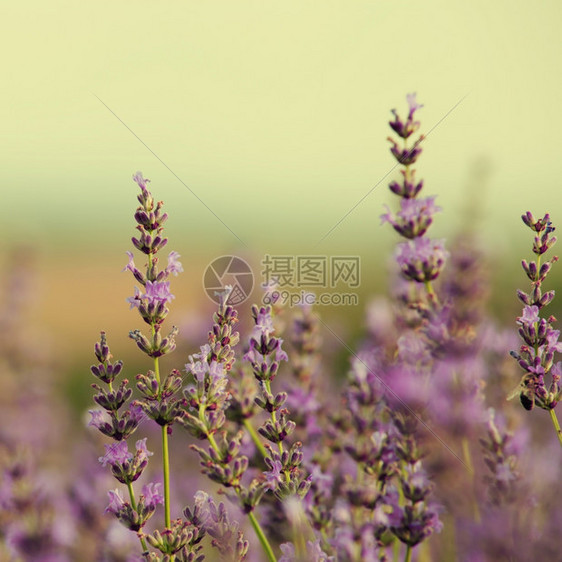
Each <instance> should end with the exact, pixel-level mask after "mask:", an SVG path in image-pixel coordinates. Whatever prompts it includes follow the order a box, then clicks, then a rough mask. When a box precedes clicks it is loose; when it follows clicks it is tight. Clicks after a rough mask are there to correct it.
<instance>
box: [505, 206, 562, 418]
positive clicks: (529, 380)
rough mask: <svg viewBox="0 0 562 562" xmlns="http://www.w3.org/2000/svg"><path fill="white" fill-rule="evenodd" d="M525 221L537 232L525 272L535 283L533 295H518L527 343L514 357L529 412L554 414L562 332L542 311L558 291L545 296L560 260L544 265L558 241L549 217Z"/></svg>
mask: <svg viewBox="0 0 562 562" xmlns="http://www.w3.org/2000/svg"><path fill="white" fill-rule="evenodd" d="M522 219H523V222H524V223H525V224H526V225H527V226H528V227H529V228H530V229H531V230H532V231H533V232H535V237H534V241H533V253H534V254H535V255H536V256H537V258H536V261H531V262H530V263H528V262H527V261H526V260H523V261H522V266H523V269H524V271H525V273H526V274H527V277H528V278H529V280H530V281H531V290H530V291H529V293H525V292H524V291H521V290H518V291H517V296H518V297H519V300H520V301H521V302H522V303H523V305H524V307H523V314H522V315H521V316H520V317H519V318H518V319H517V324H518V325H519V336H520V337H521V339H522V340H523V343H522V345H521V347H520V348H519V351H518V352H516V351H512V353H511V354H512V356H513V357H514V358H515V359H516V360H517V362H518V363H519V366H520V367H521V368H522V369H523V370H524V371H525V374H524V375H523V377H522V378H521V383H520V386H519V387H518V389H517V391H516V394H518V395H519V399H520V400H521V404H522V405H523V407H524V408H525V409H526V410H532V409H533V407H534V406H535V405H536V406H538V407H539V408H542V409H544V410H553V409H554V408H555V407H556V404H558V402H559V401H560V397H561V396H562V390H561V389H560V384H559V382H560V377H561V375H562V363H561V362H558V363H555V362H554V357H555V353H560V352H561V351H562V343H560V342H559V341H558V340H559V337H560V331H559V330H555V329H554V328H553V327H552V325H553V323H554V322H555V321H556V318H554V316H549V317H548V318H545V317H543V316H541V311H542V309H543V308H544V307H545V306H547V305H548V304H549V303H550V302H551V301H552V299H553V298H554V291H547V292H545V293H543V292H542V283H543V281H544V280H545V279H546V277H547V275H548V273H549V271H550V269H551V268H552V265H553V264H554V263H555V262H556V261H557V260H558V257H557V256H554V257H552V258H551V259H550V260H547V261H545V262H544V263H542V264H541V258H542V256H543V255H544V254H545V253H546V252H547V251H548V250H549V249H550V248H551V247H552V246H553V245H554V244H555V243H556V237H555V236H551V234H552V232H554V226H552V221H551V220H550V216H549V215H548V214H546V215H545V216H544V217H543V218H542V219H536V220H535V218H534V217H533V215H532V214H531V213H530V212H527V213H525V214H524V215H523V216H522ZM548 376H550V379H551V382H550V385H548V386H547V383H546V380H545V378H546V377H548Z"/></svg>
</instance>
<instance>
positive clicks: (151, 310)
mask: <svg viewBox="0 0 562 562" xmlns="http://www.w3.org/2000/svg"><path fill="white" fill-rule="evenodd" d="M133 179H134V181H135V182H136V183H137V185H138V186H139V187H140V190H141V192H140V194H139V195H138V196H137V199H138V201H139V203H140V206H139V207H138V208H137V210H136V212H135V221H136V223H137V227H136V228H137V230H138V231H139V233H140V236H139V237H138V238H136V237H133V238H132V242H133V245H134V246H135V248H136V249H137V250H139V251H140V252H141V253H143V254H144V255H145V256H146V258H147V262H146V265H145V270H144V272H142V271H141V270H139V269H137V267H136V266H135V263H134V259H133V254H132V252H128V256H129V263H128V264H127V265H126V267H125V270H128V271H130V272H131V273H132V274H133V276H134V277H135V279H136V280H137V281H138V282H139V283H140V284H141V285H142V287H143V289H144V292H141V291H140V290H139V289H138V288H137V287H135V295H134V296H133V297H131V298H130V299H128V300H129V302H130V304H131V308H137V309H138V311H139V314H140V316H141V318H142V319H143V320H144V322H145V323H146V324H148V325H149V326H150V337H146V336H145V335H144V334H142V332H141V331H140V330H134V331H132V332H130V334H129V336H130V337H131V339H133V340H134V341H135V342H136V344H137V346H138V347H139V349H140V350H141V351H142V352H143V353H145V354H146V355H148V357H151V358H152V360H153V365H154V371H148V373H147V374H146V375H139V376H138V377H137V380H138V382H137V387H138V388H139V390H140V391H141V393H142V394H143V399H142V400H140V401H138V404H139V406H140V407H141V408H142V409H143V411H144V412H145V414H146V415H147V416H148V417H149V418H151V419H153V420H154V421H155V422H156V423H157V424H158V425H160V427H161V432H162V465H163V477H164V520H165V526H166V528H170V524H171V517H170V454H169V449H168V434H169V433H170V432H171V428H172V424H173V423H174V420H175V417H176V415H177V414H178V412H179V405H180V402H181V400H180V399H178V398H177V394H178V392H179V390H180V389H181V386H182V384H181V375H180V373H179V372H178V371H172V372H171V373H170V374H169V375H168V376H167V377H166V378H165V379H164V380H162V379H161V376H160V365H159V358H160V357H162V356H163V355H165V354H168V353H170V352H172V351H173V350H174V349H175V347H176V344H175V339H174V338H175V336H176V334H177V331H178V330H177V328H176V327H175V326H174V327H172V330H171V331H170V333H169V334H168V335H167V336H162V324H163V322H164V320H165V319H166V316H167V315H168V313H169V310H168V308H167V304H168V303H169V302H170V301H171V300H172V299H173V298H174V295H172V294H171V293H170V282H169V281H167V279H168V277H169V276H170V275H172V274H173V275H178V273H181V272H182V271H183V268H182V266H181V264H180V262H179V261H178V258H179V254H178V253H177V252H170V254H169V255H168V264H167V266H166V268H165V269H162V270H160V269H159V267H158V257H157V253H158V252H159V251H160V250H162V248H164V246H166V244H167V242H168V239H167V238H165V237H164V236H163V230H164V226H163V225H164V223H165V222H166V220H167V218H168V215H167V214H166V213H162V202H158V203H157V202H155V200H154V198H153V196H152V194H151V193H150V191H149V190H148V187H147V186H148V182H149V180H147V179H145V178H143V176H142V174H141V173H140V172H138V173H137V174H135V175H134V176H133Z"/></svg>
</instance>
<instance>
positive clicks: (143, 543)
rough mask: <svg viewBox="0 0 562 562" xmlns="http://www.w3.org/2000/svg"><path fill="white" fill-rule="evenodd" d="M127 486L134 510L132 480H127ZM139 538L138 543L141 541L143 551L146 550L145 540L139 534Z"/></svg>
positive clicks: (135, 505)
mask: <svg viewBox="0 0 562 562" xmlns="http://www.w3.org/2000/svg"><path fill="white" fill-rule="evenodd" d="M127 488H128V490H129V499H130V500H131V507H132V508H133V510H134V511H136V510H137V502H136V500H135V492H134V491H133V484H132V482H127ZM139 539H140V543H141V546H142V550H143V552H146V551H147V550H148V548H147V546H146V541H145V540H144V538H143V537H141V536H139Z"/></svg>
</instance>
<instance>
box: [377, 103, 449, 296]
mask: <svg viewBox="0 0 562 562" xmlns="http://www.w3.org/2000/svg"><path fill="white" fill-rule="evenodd" d="M407 100H408V105H409V111H408V117H407V119H406V120H405V121H403V120H402V119H401V118H400V116H399V115H398V113H397V112H396V110H392V114H393V115H394V120H393V121H390V123H389V125H390V127H391V128H392V130H393V131H394V132H395V133H396V134H397V135H398V136H399V137H400V138H401V139H402V145H401V146H400V145H399V143H397V142H396V141H395V140H394V139H393V138H392V137H388V140H389V141H390V142H391V143H392V147H391V149H390V151H391V152H392V155H393V156H394V158H396V160H397V162H398V163H399V164H400V165H401V166H402V169H401V170H400V172H401V174H402V180H401V182H397V181H392V182H391V183H390V185H389V188H390V190H391V191H392V192H393V193H395V194H396V195H398V196H399V197H400V210H399V211H398V212H397V213H396V214H393V213H392V212H391V211H390V210H387V212H386V214H384V215H382V216H381V219H382V222H383V223H384V222H388V223H390V224H391V225H392V226H393V228H394V230H396V232H398V234H400V236H402V237H403V238H406V239H407V241H406V242H403V243H401V244H399V245H398V249H397V262H398V264H399V266H400V269H401V271H402V274H403V275H404V277H405V278H406V279H409V280H412V281H415V282H417V283H423V284H424V286H425V288H426V291H427V294H428V297H429V299H430V301H432V302H436V301H437V297H436V295H435V292H434V290H433V285H432V282H433V281H434V280H435V279H437V277H439V274H440V273H441V269H442V268H443V265H444V263H445V260H446V258H447V256H448V252H447V251H446V250H445V248H444V243H443V241H442V240H431V239H430V238H428V237H427V236H424V235H425V233H426V232H427V229H428V228H429V227H430V225H431V223H432V222H433V215H434V214H435V213H436V212H437V211H440V210H441V209H440V208H439V207H437V206H436V205H435V197H426V198H418V195H419V193H420V192H421V190H422V188H423V180H419V181H418V180H417V179H416V177H415V170H414V168H412V165H413V164H414V163H415V162H416V160H417V159H418V157H419V155H420V154H421V152H422V148H421V146H420V144H421V142H422V141H423V139H424V136H423V135H420V137H419V138H418V139H417V140H416V141H414V143H413V144H412V145H409V142H408V141H409V139H410V137H411V136H412V135H413V134H414V133H415V132H416V131H417V130H418V129H419V127H420V122H419V121H416V119H415V115H416V112H417V111H418V110H419V109H420V108H422V107H423V105H421V104H419V103H418V102H417V101H416V94H409V95H408V96H407Z"/></svg>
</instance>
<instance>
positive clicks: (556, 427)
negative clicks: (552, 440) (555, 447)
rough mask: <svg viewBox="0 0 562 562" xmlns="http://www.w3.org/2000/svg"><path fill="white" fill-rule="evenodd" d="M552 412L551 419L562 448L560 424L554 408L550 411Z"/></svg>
mask: <svg viewBox="0 0 562 562" xmlns="http://www.w3.org/2000/svg"><path fill="white" fill-rule="evenodd" d="M549 412H550V419H551V420H552V425H553V426H554V429H555V430H556V435H557V437H558V441H559V442H560V445H561V446H562V430H560V424H559V423H558V418H557V417H556V413H555V412H554V408H553V409H551V410H549Z"/></svg>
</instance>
